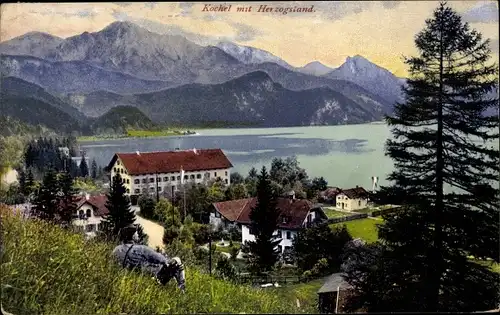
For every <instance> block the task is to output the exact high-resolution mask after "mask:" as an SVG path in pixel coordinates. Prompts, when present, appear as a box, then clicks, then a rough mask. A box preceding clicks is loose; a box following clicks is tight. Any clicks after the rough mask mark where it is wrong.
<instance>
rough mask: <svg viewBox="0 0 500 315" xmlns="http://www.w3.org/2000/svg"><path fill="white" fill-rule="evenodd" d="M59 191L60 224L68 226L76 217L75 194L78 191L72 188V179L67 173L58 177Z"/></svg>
mask: <svg viewBox="0 0 500 315" xmlns="http://www.w3.org/2000/svg"><path fill="white" fill-rule="evenodd" d="M59 191H60V194H59V206H60V208H59V217H60V222H61V223H62V224H63V225H65V226H69V225H70V224H71V222H72V221H73V216H74V215H76V210H77V204H76V194H77V193H78V191H77V189H75V188H74V186H73V178H72V177H71V174H69V173H68V172H64V173H61V174H60V176H59Z"/></svg>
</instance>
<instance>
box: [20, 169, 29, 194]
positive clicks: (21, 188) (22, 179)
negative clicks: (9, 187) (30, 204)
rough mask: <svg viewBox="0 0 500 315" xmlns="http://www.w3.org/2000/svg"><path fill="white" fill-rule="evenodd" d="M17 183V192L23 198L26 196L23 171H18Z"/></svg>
mask: <svg viewBox="0 0 500 315" xmlns="http://www.w3.org/2000/svg"><path fill="white" fill-rule="evenodd" d="M18 181H19V192H20V193H21V194H22V195H23V196H27V195H28V194H27V189H26V187H27V186H26V185H27V184H26V172H24V171H23V170H20V171H19V177H18Z"/></svg>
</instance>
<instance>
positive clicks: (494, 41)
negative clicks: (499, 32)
mask: <svg viewBox="0 0 500 315" xmlns="http://www.w3.org/2000/svg"><path fill="white" fill-rule="evenodd" d="M498 44H499V42H498V38H497V39H492V40H491V41H490V48H491V52H492V53H494V54H498V53H499V48H498Z"/></svg>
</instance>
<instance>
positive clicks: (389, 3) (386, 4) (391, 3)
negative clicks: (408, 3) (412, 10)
mask: <svg viewBox="0 0 500 315" xmlns="http://www.w3.org/2000/svg"><path fill="white" fill-rule="evenodd" d="M381 2H382V6H383V7H384V8H386V9H392V8H395V7H397V6H399V5H400V4H401V2H400V1H381Z"/></svg>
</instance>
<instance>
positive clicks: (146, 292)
mask: <svg viewBox="0 0 500 315" xmlns="http://www.w3.org/2000/svg"><path fill="white" fill-rule="evenodd" d="M0 214H1V219H2V220H1V224H2V229H1V233H2V240H3V244H2V257H1V258H2V259H1V263H2V264H1V272H0V280H1V281H0V282H1V283H2V295H1V302H2V305H3V308H4V309H5V310H6V311H8V312H11V313H14V314H51V315H57V314H61V315H62V314H120V313H125V314H159V313H178V314H179V313H241V312H244V313H289V312H290V313H296V312H297V311H298V310H297V309H296V306H295V301H291V300H289V299H286V298H283V297H279V296H277V295H275V294H273V293H272V292H271V291H264V290H262V289H253V288H251V287H246V286H237V285H234V284H230V283H228V282H224V281H221V280H216V279H214V278H212V277H210V276H209V275H206V274H202V273H201V272H199V271H198V270H196V269H193V268H190V267H189V266H187V267H186V276H187V291H186V293H185V294H182V293H180V292H179V291H178V290H177V289H176V288H175V281H172V282H171V283H169V284H168V285H167V286H166V287H162V286H159V285H158V284H156V283H155V281H154V280H153V279H151V278H149V277H145V276H142V275H140V274H139V273H135V272H130V271H126V270H122V269H121V268H120V267H119V266H117V265H116V264H115V263H114V262H113V261H112V260H111V257H110V253H111V250H112V246H111V245H110V244H105V243H99V242H97V241H86V240H85V239H84V238H83V236H81V235H78V234H73V233H71V232H69V231H65V230H63V229H61V228H59V227H56V226H54V225H50V224H48V223H45V222H41V221H38V220H23V219H21V218H20V217H19V216H17V215H13V214H12V213H11V212H10V210H8V209H7V208H6V207H3V208H2V206H0Z"/></svg>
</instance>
